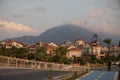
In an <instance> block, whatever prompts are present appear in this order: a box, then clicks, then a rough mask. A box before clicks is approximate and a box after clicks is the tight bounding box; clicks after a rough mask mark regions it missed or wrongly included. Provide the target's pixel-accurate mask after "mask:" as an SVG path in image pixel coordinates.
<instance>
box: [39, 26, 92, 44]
mask: <svg viewBox="0 0 120 80" xmlns="http://www.w3.org/2000/svg"><path fill="white" fill-rule="evenodd" d="M93 34H94V33H93V32H90V31H88V30H86V29H84V28H82V27H79V26H74V25H62V26H58V27H54V28H51V29H49V30H47V31H45V32H44V33H42V34H41V35H39V36H37V42H38V41H45V42H47V43H49V42H55V43H58V44H61V43H63V42H64V41H72V40H75V39H78V38H80V39H83V40H85V41H89V40H90V39H91V36H92V35H93Z"/></svg>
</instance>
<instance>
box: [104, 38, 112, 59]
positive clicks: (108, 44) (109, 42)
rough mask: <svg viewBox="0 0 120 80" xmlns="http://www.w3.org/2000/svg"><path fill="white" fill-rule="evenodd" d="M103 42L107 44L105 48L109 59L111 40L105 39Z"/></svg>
mask: <svg viewBox="0 0 120 80" xmlns="http://www.w3.org/2000/svg"><path fill="white" fill-rule="evenodd" d="M103 42H104V43H105V44H107V46H108V55H107V57H108V58H109V57H110V45H111V39H109V38H107V39H105V40H103Z"/></svg>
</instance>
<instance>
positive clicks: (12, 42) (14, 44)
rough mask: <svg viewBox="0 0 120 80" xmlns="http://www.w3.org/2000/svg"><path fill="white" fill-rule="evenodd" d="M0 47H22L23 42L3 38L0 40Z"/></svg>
mask: <svg viewBox="0 0 120 80" xmlns="http://www.w3.org/2000/svg"><path fill="white" fill-rule="evenodd" d="M0 47H5V48H12V47H16V48H23V47H24V44H23V43H20V42H17V41H15V40H5V41H2V42H0Z"/></svg>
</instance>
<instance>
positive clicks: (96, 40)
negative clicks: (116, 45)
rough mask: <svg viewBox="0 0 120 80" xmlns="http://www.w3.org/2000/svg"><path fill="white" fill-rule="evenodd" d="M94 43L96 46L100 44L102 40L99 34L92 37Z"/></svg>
mask: <svg viewBox="0 0 120 80" xmlns="http://www.w3.org/2000/svg"><path fill="white" fill-rule="evenodd" d="M92 43H94V44H95V45H98V44H100V39H99V36H98V35H97V34H94V35H93V36H92Z"/></svg>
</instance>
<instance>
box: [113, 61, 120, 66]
mask: <svg viewBox="0 0 120 80" xmlns="http://www.w3.org/2000/svg"><path fill="white" fill-rule="evenodd" d="M119 64H120V63H119V62H118V61H114V62H112V65H119Z"/></svg>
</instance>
